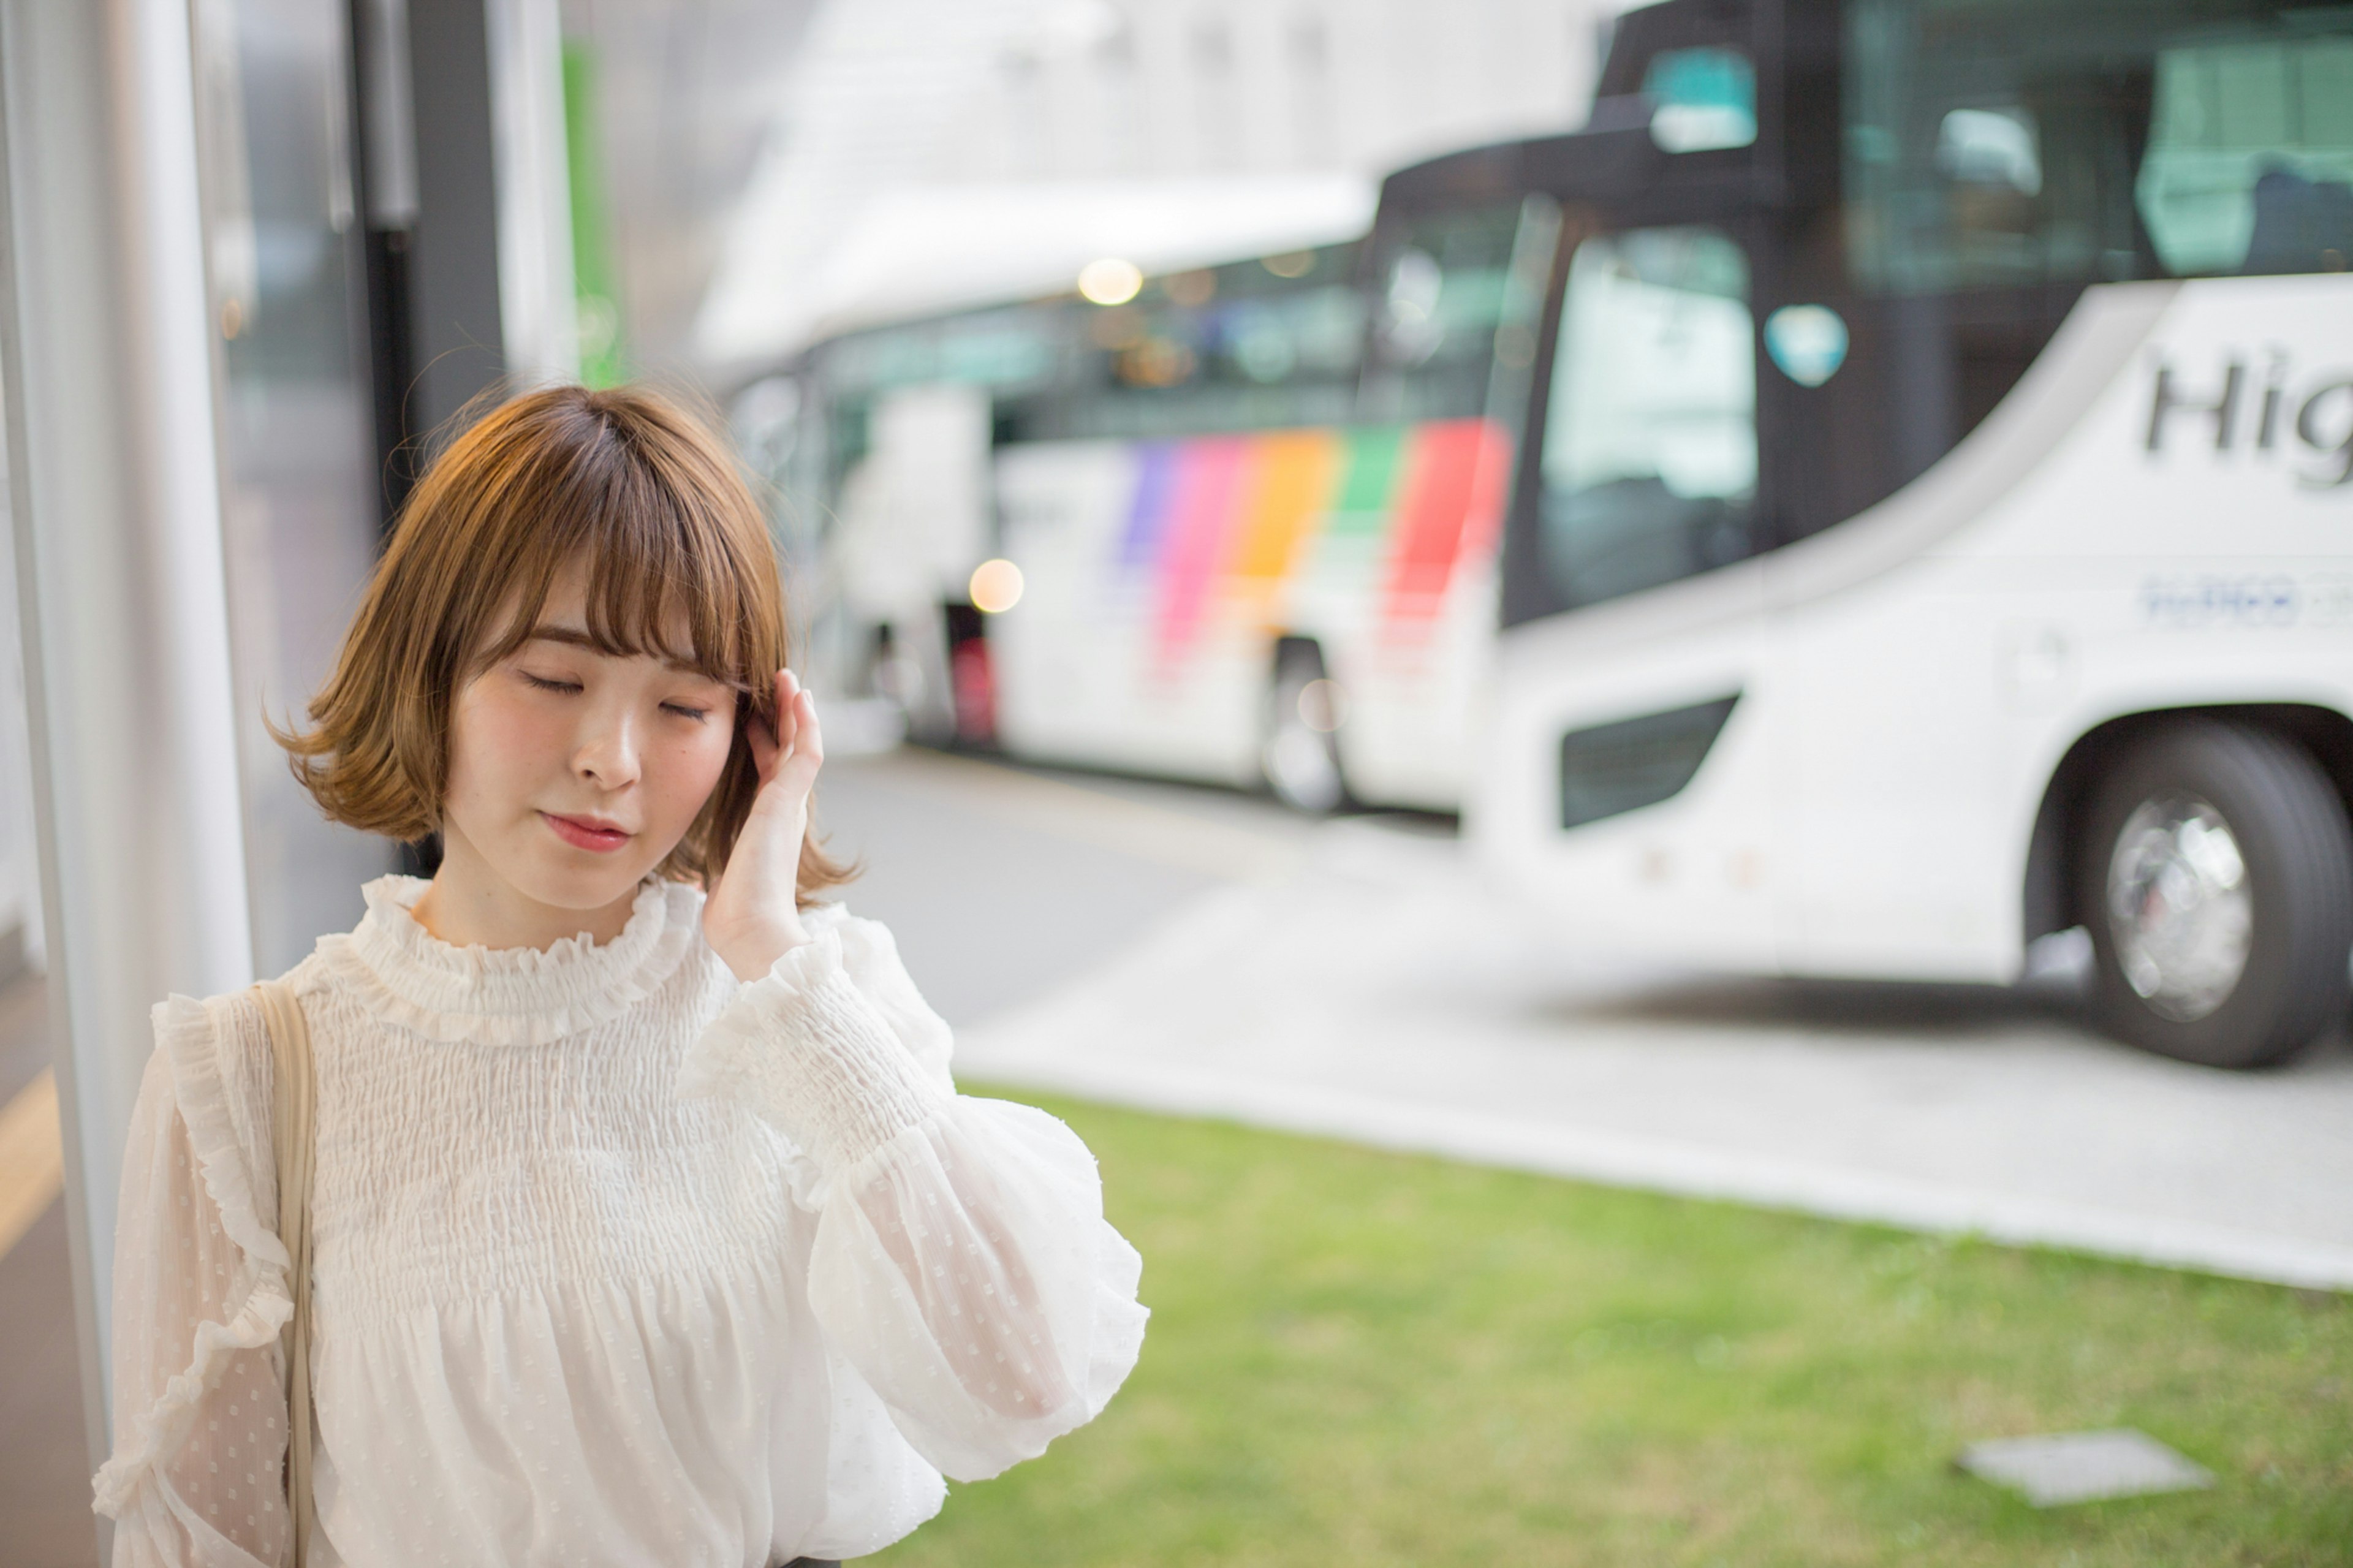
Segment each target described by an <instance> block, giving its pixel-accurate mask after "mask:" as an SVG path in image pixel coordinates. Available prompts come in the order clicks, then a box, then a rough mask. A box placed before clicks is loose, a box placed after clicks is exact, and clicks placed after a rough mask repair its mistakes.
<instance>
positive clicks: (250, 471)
mask: <svg viewBox="0 0 2353 1568" xmlns="http://www.w3.org/2000/svg"><path fill="white" fill-rule="evenodd" d="M198 9H199V16H198V23H199V26H198V28H197V50H198V63H199V72H198V81H197V91H198V93H199V94H200V95H201V96H200V104H199V107H200V110H201V112H200V114H199V117H198V119H199V123H200V124H201V126H202V127H203V129H204V141H203V142H202V146H201V152H202V156H203V160H204V175H205V179H204V197H205V225H206V237H207V241H208V245H209V248H210V261H211V275H212V280H213V289H214V300H213V304H214V310H215V315H216V323H217V326H218V330H219V332H220V334H221V337H222V339H223V342H222V344H221V373H222V381H223V383H224V392H225V396H224V398H223V400H222V405H221V408H222V438H221V448H222V459H223V461H222V476H221V479H222V484H221V500H222V520H221V521H222V531H223V535H224V544H225V546H226V551H227V569H228V589H229V607H230V611H231V617H230V640H231V654H232V657H233V660H234V665H235V669H236V675H237V706H238V710H239V711H238V718H239V720H240V728H239V731H238V737H237V739H238V748H239V752H240V761H241V763H242V767H241V772H242V773H243V777H244V788H245V797H246V798H245V833H246V860H247V870H248V878H249V879H250V883H251V888H252V907H253V924H254V956H255V961H256V963H258V964H259V968H260V971H261V973H264V974H275V973H279V972H280V971H281V970H284V969H286V968H288V967H290V966H291V965H292V964H293V963H295V962H296V961H298V960H299V959H301V957H302V955H303V954H305V953H307V952H310V951H311V943H312V942H313V940H314V939H315V938H316V937H317V935H318V933H319V932H321V931H344V930H348V929H349V928H350V927H351V925H352V924H353V922H354V921H357V920H358V919H359V917H360V914H361V913H362V910H363V908H364V906H363V904H362V901H361V899H360V890H359V889H360V884H361V883H362V882H363V881H364V880H366V879H368V878H370V877H373V876H375V875H377V874H378V873H380V872H383V871H385V870H389V869H390V868H391V867H392V849H391V847H390V846H388V845H387V844H386V843H385V841H384V840H383V839H380V838H375V837H369V836H368V835H365V834H362V833H359V832H356V831H354V830H353V829H351V828H347V827H339V826H335V825H334V824H332V823H330V822H328V821H326V820H325V819H324V818H322V816H320V815H319V809H318V807H317V805H314V804H313V803H312V801H311V797H310V796H309V795H306V794H305V793H303V791H302V789H301V786H300V785H298V784H296V783H295V782H294V780H293V778H292V776H291V775H290V773H288V772H287V768H286V759H285V755H284V753H283V752H280V750H279V748H278V745H277V743H276V742H274V741H272V740H271V739H270V738H269V733H268V731H266V730H264V729H263V727H262V723H261V718H262V714H263V713H264V712H265V711H267V712H268V713H269V715H270V717H272V718H273V719H276V720H277V721H280V723H285V722H288V721H300V720H301V717H302V709H303V705H304V703H305V702H306V701H307V700H309V698H310V697H311V693H312V692H314V691H316V690H317V689H319V687H320V685H321V684H322V682H323V681H324V679H325V678H326V675H327V672H328V670H329V669H330V668H332V664H333V662H334V656H335V650H336V647H337V645H338V644H339V642H340V641H341V639H342V637H343V623H344V621H345V619H346V618H347V617H348V616H349V615H350V614H351V606H352V605H353V602H354V601H355V600H356V598H357V597H358V595H359V590H360V586H361V584H363V583H364V582H365V581H366V578H367V574H368V571H369V569H370V567H371V566H372V565H373V564H374V563H375V550H376V541H377V518H378V512H379V496H380V491H379V489H378V481H377V476H376V472H375V437H374V426H373V414H372V411H371V406H370V397H369V379H368V369H367V363H366V360H365V358H364V354H363V353H362V352H361V350H360V348H359V346H358V345H359V344H360V343H361V342H363V341H364V339H363V335H362V331H361V327H360V321H361V310H362V304H361V300H360V298H359V293H360V290H359V289H357V288H356V287H355V283H356V280H357V278H358V257H357V254H356V252H357V247H358V245H359V235H358V231H357V228H356V226H355V225H354V223H353V216H354V215H353V206H352V174H351V139H350V135H349V129H350V128H349V121H348V116H349V112H350V110H349V100H348V98H347V97H346V94H345V82H346V80H347V76H348V72H349V70H350V57H349V55H348V52H347V49H348V45H347V43H346V37H345V31H344V29H345V24H346V21H347V19H348V15H349V7H347V6H345V5H342V4H341V3H340V0H228V3H226V4H221V5H206V6H202V7H199V8H198Z"/></svg>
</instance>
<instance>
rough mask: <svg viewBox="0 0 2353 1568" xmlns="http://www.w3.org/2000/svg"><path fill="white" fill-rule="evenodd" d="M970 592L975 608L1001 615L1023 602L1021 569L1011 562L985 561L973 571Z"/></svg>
mask: <svg viewBox="0 0 2353 1568" xmlns="http://www.w3.org/2000/svg"><path fill="white" fill-rule="evenodd" d="M968 591H969V592H970V594H971V595H972V604H973V608H975V609H976V610H985V611H987V613H988V614H990V615H992V616H994V615H1000V614H1002V613H1004V612H1005V611H1007V610H1009V609H1011V608H1012V607H1013V606H1014V605H1018V604H1019V603H1020V602H1021V568H1020V567H1018V566H1016V565H1015V564H1013V563H1012V562H1010V561H984V562H982V563H980V564H979V565H977V566H976V567H974V568H973V569H972V582H971V584H970V585H969V590H968Z"/></svg>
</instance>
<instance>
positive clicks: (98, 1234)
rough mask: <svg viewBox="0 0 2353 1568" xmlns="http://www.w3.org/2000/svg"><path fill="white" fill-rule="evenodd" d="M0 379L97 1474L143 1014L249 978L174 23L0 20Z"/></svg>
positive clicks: (207, 382) (206, 378) (183, 59)
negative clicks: (118, 1216) (122, 1181)
mask: <svg viewBox="0 0 2353 1568" xmlns="http://www.w3.org/2000/svg"><path fill="white" fill-rule="evenodd" d="M0 127H5V131H0V140H5V149H4V150H0V169H5V210H0V375H5V403H6V436H7V442H8V455H9V458H10V461H9V463H8V465H7V466H8V470H9V483H10V503H11V504H10V511H11V513H12V517H13V522H14V530H13V531H14V534H15V541H14V542H15V548H16V563H17V587H18V598H19V603H20V607H21V617H22V626H23V640H24V659H25V674H26V706H27V708H28V710H29V713H30V719H31V730H32V753H33V773H34V795H35V806H36V811H37V816H38V822H39V827H40V838H41V846H42V850H41V881H42V891H43V902H44V904H45V906H46V910H45V913H46V920H47V947H48V954H47V956H48V973H49V986H48V996H49V1028H50V1038H51V1042H52V1046H53V1048H54V1052H55V1056H56V1059H57V1076H58V1095H59V1101H60V1107H61V1110H62V1114H63V1117H64V1121H65V1150H66V1194H67V1202H68V1204H69V1216H70V1220H71V1231H72V1237H73V1267H74V1291H75V1299H76V1303H77V1306H78V1307H79V1313H80V1319H81V1328H82V1357H83V1368H84V1379H83V1383H84V1390H85V1401H86V1404H85V1408H86V1410H87V1413H88V1416H89V1423H88V1424H89V1428H90V1442H91V1447H92V1450H93V1460H95V1459H96V1458H100V1457H102V1456H103V1454H104V1452H105V1450H106V1447H107V1444H108V1422H107V1418H106V1417H107V1407H106V1380H107V1369H106V1358H105V1355H104V1347H105V1344H106V1333H107V1323H108V1316H109V1314H108V1311H107V1306H108V1296H109V1289H110V1284H111V1274H112V1263H113V1235H114V1214H115V1198H116V1186H117V1183H118V1180H119V1177H120V1173H121V1165H122V1142H123V1131H124V1128H125V1127H126V1125H127V1123H128V1121H129V1119H130V1114H131V1108H132V1100H133V1098H134V1096H135V1095H136V1092H137V1089H138V1084H139V1079H140V1074H141V1070H142V1068H143V1066H144V1064H145V1062H146V1060H147V1058H148V1055H149V1053H150V1051H151V1049H152V1047H153V1038H152V1035H151V1031H150V1028H149V1024H148V1009H149V1007H150V1005H152V1004H153V1003H154V1002H156V1001H158V1000H160V999H161V998H162V997H163V996H164V994H166V993H167V992H172V991H178V992H185V993H187V994H194V995H204V994H212V993H217V992H222V991H227V990H230V989H233V988H235V987H237V986H239V985H242V984H246V983H247V982H248V981H249V980H250V979H251V978H252V972H253V955H252V935H251V927H250V922H249V921H248V914H247V908H246V889H245V871H244V849H243V844H242V837H243V835H242V828H241V823H240V818H239V815H238V805H237V803H238V791H237V748H236V742H235V733H236V725H235V712H234V706H233V705H234V696H233V693H234V687H233V684H232V681H231V677H230V668H229V652H228V646H229V645H228V635H227V597H226V595H225V592H224V586H223V569H222V552H221V529H220V488H219V479H218V474H217V471H216V434H215V417H214V390H213V389H214V386H215V378H214V374H213V360H212V354H213V342H212V336H211V334H212V333H213V331H215V330H216V329H215V324H214V321H213V312H212V310H211V307H210V303H209V294H208V290H207V286H206V276H205V251H204V236H203V226H202V220H201V215H200V209H199V203H198V194H197V183H196V182H197V173H196V159H195V108H194V79H193V73H192V69H191V64H190V43H189V35H188V7H187V5H186V4H185V0H0Z"/></svg>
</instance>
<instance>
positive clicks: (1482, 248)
mask: <svg viewBox="0 0 2353 1568" xmlns="http://www.w3.org/2000/svg"><path fill="white" fill-rule="evenodd" d="M1524 205H1525V204H1523V203H1521V202H1518V201H1514V202H1512V203H1510V204H1509V205H1501V206H1492V207H1475V208H1471V209H1467V210H1463V211H1458V212H1449V213H1433V214H1430V215H1427V216H1420V217H1417V218H1413V219H1410V220H1409V221H1408V222H1407V223H1406V224H1405V225H1404V226H1403V229H1402V232H1401V233H1399V234H1398V236H1397V237H1396V239H1395V241H1394V243H1392V244H1391V245H1390V246H1389V247H1388V249H1387V250H1386V251H1385V252H1384V260H1383V268H1382V276H1381V282H1380V294H1379V298H1378V300H1377V301H1376V304H1375V310H1376V311H1377V315H1376V318H1375V321H1374V339H1375V342H1374V353H1375V355H1376V358H1375V362H1374V367H1373V374H1371V375H1370V376H1369V377H1367V378H1366V409H1365V413H1366V417H1368V418H1372V419H1377V420H1396V421H1400V422H1403V421H1412V420H1422V419H1461V418H1472V417H1475V416H1480V415H1482V414H1484V413H1486V412H1487V410H1488V407H1489V403H1488V390H1489V383H1490V380H1491V378H1492V376H1493V372H1494V369H1495V366H1496V363H1497V357H1498V353H1499V352H1500V353H1501V354H1502V356H1503V358H1504V359H1505V360H1506V361H1509V360H1513V359H1517V360H1518V362H1519V365H1520V367H1521V368H1522V369H1525V366H1526V364H1527V363H1529V362H1530V361H1532V360H1533V359H1534V358H1535V354H1534V353H1533V352H1531V351H1532V350H1533V347H1534V341H1535V340H1534V337H1533V335H1532V332H1531V330H1530V323H1531V322H1532V321H1534V318H1535V309H1536V306H1537V304H1538V303H1539V302H1540V300H1541V298H1542V296H1541V292H1540V289H1532V288H1529V287H1527V286H1526V285H1525V273H1526V268H1525V257H1526V254H1527V252H1526V248H1525V247H1524V246H1523V245H1522V244H1521V235H1522V226H1523V219H1524V217H1525V216H1529V215H1526V214H1525V213H1524V211H1523V208H1524ZM1515 253H1517V254H1519V255H1520V256H1521V257H1522V258H1523V262H1524V265H1523V266H1522V267H1521V268H1516V269H1515V268H1514V265H1513V260H1514V254H1515Z"/></svg>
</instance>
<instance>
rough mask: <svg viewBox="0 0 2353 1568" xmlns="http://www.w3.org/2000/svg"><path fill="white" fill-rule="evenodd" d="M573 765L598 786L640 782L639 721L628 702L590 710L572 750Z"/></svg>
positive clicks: (620, 786)
mask: <svg viewBox="0 0 2353 1568" xmlns="http://www.w3.org/2000/svg"><path fill="white" fill-rule="evenodd" d="M572 769H573V772H575V773H577V774H579V775H580V776H581V777H582V778H584V779H586V780H588V781H590V782H591V783H593V784H596V786H597V787H598V788H599V789H606V790H617V789H627V788H628V786H629V785H631V784H635V783H637V782H638V773H639V772H640V771H641V763H640V760H639V757H638V725H637V721H636V718H635V717H634V716H633V715H632V714H631V713H630V711H629V710H628V705H627V704H614V705H611V706H609V707H607V706H605V705H602V704H599V705H597V707H596V710H592V711H591V712H590V713H589V715H588V717H587V721H586V724H585V725H584V727H583V729H582V731H581V734H580V736H579V743H578V744H577V745H576V746H575V748H574V750H573V752H572Z"/></svg>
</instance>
